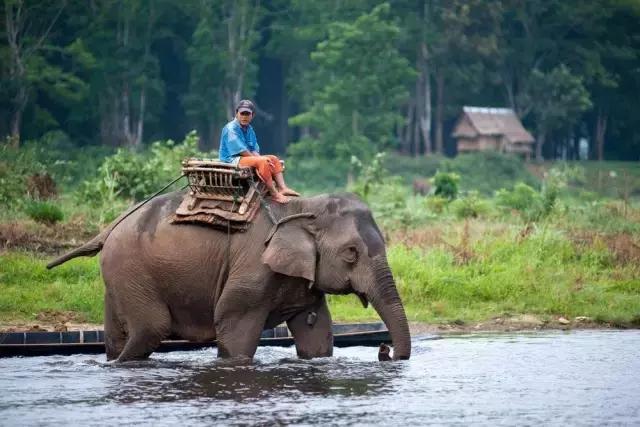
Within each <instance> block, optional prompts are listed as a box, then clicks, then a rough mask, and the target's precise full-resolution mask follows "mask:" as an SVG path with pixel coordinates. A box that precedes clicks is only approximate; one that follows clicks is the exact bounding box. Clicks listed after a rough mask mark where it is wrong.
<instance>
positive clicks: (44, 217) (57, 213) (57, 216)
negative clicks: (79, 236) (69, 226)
mask: <svg viewBox="0 0 640 427" xmlns="http://www.w3.org/2000/svg"><path fill="white" fill-rule="evenodd" d="M24 211H25V213H26V214H27V215H28V216H29V218H31V219H33V220H34V221H37V222H41V223H44V224H48V225H53V224H55V223H56V222H59V221H62V220H63V219H64V215H63V213H62V210H61V209H60V208H59V207H58V206H57V205H55V204H53V203H51V202H45V201H38V200H32V201H29V202H27V203H26V204H25V207H24Z"/></svg>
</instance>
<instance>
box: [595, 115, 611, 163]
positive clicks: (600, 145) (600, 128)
mask: <svg viewBox="0 0 640 427" xmlns="http://www.w3.org/2000/svg"><path fill="white" fill-rule="evenodd" d="M607 121H608V116H607V114H606V113H605V112H603V111H602V110H598V117H597V118H596V134H595V137H596V138H595V139H596V141H595V142H596V150H597V155H598V161H602V160H604V136H605V134H606V132H607Z"/></svg>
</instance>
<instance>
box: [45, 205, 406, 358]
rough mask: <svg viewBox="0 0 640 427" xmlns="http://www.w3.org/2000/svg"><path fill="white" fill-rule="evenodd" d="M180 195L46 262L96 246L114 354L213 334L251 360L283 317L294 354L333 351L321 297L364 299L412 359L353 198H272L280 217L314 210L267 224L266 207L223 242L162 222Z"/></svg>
mask: <svg viewBox="0 0 640 427" xmlns="http://www.w3.org/2000/svg"><path fill="white" fill-rule="evenodd" d="M181 199H182V193H171V194H167V195H165V196H162V197H158V198H156V199H154V200H153V201H151V202H150V203H148V204H147V205H145V206H143V207H141V208H140V209H139V210H137V211H135V212H133V213H132V214H131V215H130V216H128V217H127V218H125V219H124V220H123V221H122V222H121V223H119V224H117V226H115V227H114V226H113V225H112V226H111V227H109V228H107V229H106V230H105V231H103V232H102V233H101V234H100V235H98V236H96V237H95V238H94V239H93V240H92V241H90V242H88V243H87V244H85V245H84V246H82V247H81V248H78V249H76V250H74V251H72V252H70V253H69V254H67V255H65V256H63V257H61V258H59V259H58V260H56V261H54V262H52V263H51V264H50V265H49V267H54V266H55V265H58V264H60V263H62V262H65V261H67V260H68V259H71V258H73V257H76V256H81V255H95V254H96V253H98V252H99V251H100V250H102V255H101V260H100V264H101V269H102V276H103V278H104V282H105V286H106V291H105V341H106V342H105V344H106V349H107V358H108V359H109V360H111V359H116V358H117V359H118V360H120V361H123V360H130V359H139V358H145V357H147V356H148V355H149V354H150V353H151V352H153V351H154V350H155V349H156V348H157V346H158V345H159V343H160V341H161V340H163V339H165V338H167V337H169V336H174V337H181V338H183V339H188V340H192V341H205V340H212V339H217V340H218V349H219V352H218V354H219V355H220V356H221V357H236V356H238V357H249V358H251V357H253V355H254V353H255V351H256V347H257V345H258V341H259V338H260V334H261V332H262V330H263V329H264V328H271V327H274V326H276V325H277V324H278V323H280V322H282V321H286V322H287V325H288V326H289V329H290V330H291V332H292V334H293V336H294V339H295V344H296V350H297V353H298V356H299V357H302V358H311V357H321V356H330V355H331V354H332V352H333V337H332V334H331V315H330V314H329V310H328V308H327V303H326V300H325V296H324V294H325V293H331V294H347V293H356V294H357V295H358V296H359V297H360V299H361V300H362V301H363V303H364V304H366V303H367V302H371V304H372V305H373V307H374V308H375V309H376V311H377V312H378V313H379V314H380V316H381V318H382V320H383V321H384V322H385V323H386V325H387V327H388V328H389V331H390V332H391V337H392V340H393V344H394V347H395V348H394V359H407V358H409V356H410V353H411V341H410V336H409V328H408V325H407V319H406V316H405V312H404V308H403V306H402V302H401V301H400V298H399V296H398V292H397V290H396V286H395V283H394V281H393V277H392V275H391V271H390V270H389V266H388V264H387V260H386V255H385V247H384V241H383V238H382V236H381V234H380V231H379V230H378V227H377V226H376V224H375V222H374V220H373V217H372V216H371V212H370V211H369V209H368V208H367V206H366V205H365V204H364V203H363V202H361V201H360V200H359V199H357V198H356V197H355V196H353V195H349V194H346V195H324V196H318V197H313V198H301V199H294V200H292V201H291V202H290V203H288V204H286V205H276V204H272V205H271V208H272V210H273V213H274V216H275V217H276V219H282V218H285V217H287V216H289V215H294V214H299V213H308V214H312V216H298V217H293V218H292V219H290V220H288V221H286V222H284V223H282V224H281V225H279V226H278V227H276V228H275V229H274V227H273V224H272V223H271V221H270V220H269V218H268V217H267V216H266V214H265V212H264V209H261V211H260V213H259V214H258V216H257V217H256V219H255V220H254V223H253V224H252V226H251V227H250V228H249V230H248V231H247V232H245V233H235V234H232V235H231V237H230V242H231V246H230V249H228V244H227V243H228V236H227V234H226V233H225V232H223V231H219V230H215V229H212V228H210V227H205V226H199V225H175V224H170V223H169V219H170V217H171V215H172V214H173V212H174V211H175V209H176V207H177V206H178V204H179V203H180V201H181ZM116 223H117V221H116V222H115V223H114V224H116ZM228 260H229V261H230V262H229V263H228V262H227V261H228ZM227 264H229V265H227ZM309 313H315V314H316V315H315V316H314V315H313V314H311V315H310V314H309ZM314 320H315V321H314Z"/></svg>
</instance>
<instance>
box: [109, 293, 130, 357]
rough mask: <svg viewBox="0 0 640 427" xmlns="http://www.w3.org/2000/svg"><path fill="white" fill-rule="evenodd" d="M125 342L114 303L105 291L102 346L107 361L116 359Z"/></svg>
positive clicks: (124, 334)
mask: <svg viewBox="0 0 640 427" xmlns="http://www.w3.org/2000/svg"><path fill="white" fill-rule="evenodd" d="M126 342H127V334H126V333H125V331H124V328H123V327H122V322H120V320H119V319H118V317H117V315H116V311H115V305H114V302H113V300H112V298H111V296H110V295H109V292H108V291H107V292H106V293H105V296H104V344H105V349H106V353H107V360H113V359H117V358H118V356H119V355H120V353H122V349H123V348H124V346H125V343H126Z"/></svg>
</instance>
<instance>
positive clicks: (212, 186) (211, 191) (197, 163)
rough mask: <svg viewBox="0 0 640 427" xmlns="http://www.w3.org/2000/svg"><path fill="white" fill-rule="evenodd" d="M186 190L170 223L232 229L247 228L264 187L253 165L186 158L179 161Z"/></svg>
mask: <svg viewBox="0 0 640 427" xmlns="http://www.w3.org/2000/svg"><path fill="white" fill-rule="evenodd" d="M182 173H183V174H184V175H185V176H186V177H187V179H188V180H189V184H188V185H189V191H188V192H187V194H186V195H185V196H184V199H183V200H182V203H180V206H178V209H176V212H175V214H174V216H173V218H172V221H171V222H172V223H201V224H206V225H210V226H213V227H216V228H220V229H223V230H229V231H231V232H236V231H240V232H243V231H246V230H247V228H249V226H250V224H251V222H252V221H253V219H254V218H255V216H256V213H257V212H258V210H259V209H260V199H261V198H262V197H264V196H265V194H266V193H267V188H266V186H265V185H264V183H263V182H262V181H260V179H259V178H258V176H257V174H256V171H255V169H254V168H251V167H249V168H246V167H238V166H235V165H232V164H230V163H224V162H221V161H219V160H217V159H196V158H189V159H185V160H184V161H183V162H182Z"/></svg>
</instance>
